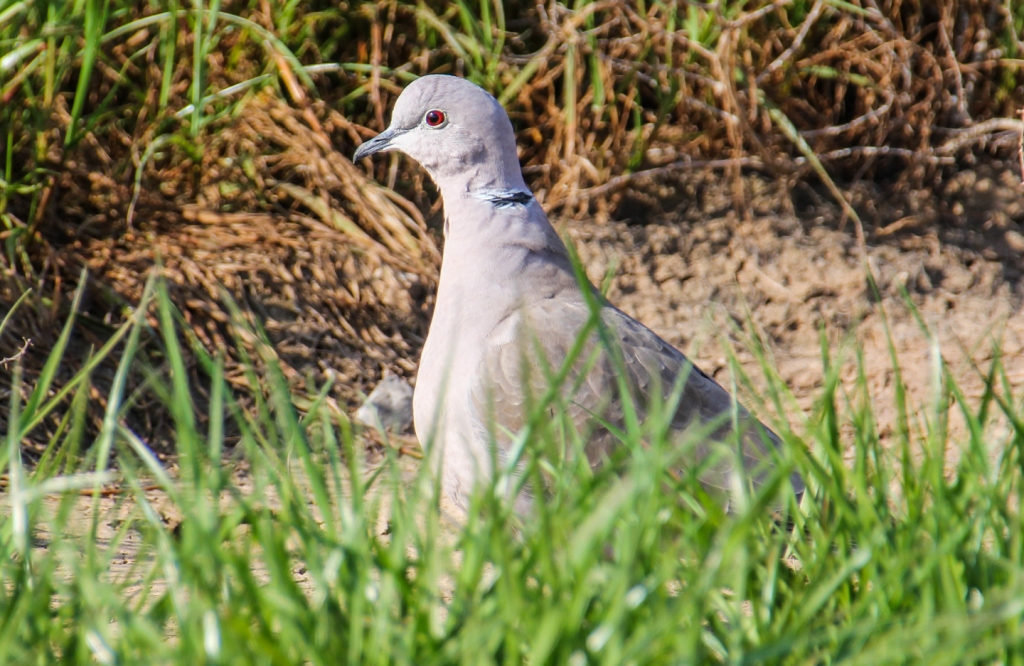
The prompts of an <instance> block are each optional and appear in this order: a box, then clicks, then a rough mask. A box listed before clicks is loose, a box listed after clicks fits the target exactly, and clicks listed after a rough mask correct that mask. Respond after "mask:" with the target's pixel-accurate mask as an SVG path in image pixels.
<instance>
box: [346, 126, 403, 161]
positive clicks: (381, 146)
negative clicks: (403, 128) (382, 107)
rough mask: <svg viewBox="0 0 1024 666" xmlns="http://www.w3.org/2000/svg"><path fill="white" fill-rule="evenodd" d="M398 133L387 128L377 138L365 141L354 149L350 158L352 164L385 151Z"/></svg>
mask: <svg viewBox="0 0 1024 666" xmlns="http://www.w3.org/2000/svg"><path fill="white" fill-rule="evenodd" d="M398 134H400V131H396V130H395V129H393V128H391V127H389V128H387V129H386V130H384V131H383V132H381V133H380V134H378V135H377V136H375V137H373V138H372V139H370V140H369V141H365V142H364V143H363V145H361V146H359V147H358V148H356V153H355V155H353V156H352V161H353V162H358V161H359V160H361V159H363V158H364V157H369V156H370V155H373V154H375V153H379V152H382V151H385V150H387V149H388V148H390V147H391V141H392V139H394V138H395V137H396V136H397V135H398Z"/></svg>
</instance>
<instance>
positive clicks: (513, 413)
mask: <svg viewBox="0 0 1024 666" xmlns="http://www.w3.org/2000/svg"><path fill="white" fill-rule="evenodd" d="M600 315H601V319H602V322H603V324H604V327H605V330H606V331H607V332H608V333H609V334H610V338H611V342H612V344H613V345H617V346H618V347H619V349H620V350H621V356H622V364H623V369H624V370H625V375H624V379H625V388H626V389H627V390H628V391H629V392H630V394H631V397H632V399H633V404H634V406H635V409H636V410H637V413H638V417H639V418H640V419H641V420H643V418H644V417H645V416H646V414H647V412H648V411H649V407H650V406H651V403H652V401H654V400H657V399H659V398H666V397H667V396H668V395H670V393H671V391H672V390H673V388H674V386H675V382H676V381H677V379H678V378H680V377H681V376H685V383H684V385H683V386H682V393H681V396H680V399H679V404H678V407H677V409H676V411H675V414H674V415H673V419H672V428H673V430H674V431H682V430H684V429H686V428H687V427H689V426H691V425H696V426H700V425H704V424H707V423H709V422H711V421H714V420H716V419H717V420H718V421H719V422H721V423H722V425H721V427H720V428H718V429H717V430H716V431H715V433H714V434H713V436H712V438H711V439H714V440H718V441H722V440H724V439H725V438H726V437H727V436H728V434H729V432H730V430H731V427H732V419H731V413H732V409H733V399H732V397H731V396H730V395H729V393H728V392H727V391H726V390H725V389H723V388H722V387H721V386H720V385H719V384H718V383H717V382H715V380H713V379H712V378H711V377H709V376H708V375H706V374H705V373H704V372H702V371H701V370H700V369H699V368H698V367H696V366H695V365H693V364H692V363H691V362H690V361H689V359H687V358H686V356H684V355H683V353H682V352H680V351H679V350H677V349H676V348H675V347H673V346H672V345H670V344H668V343H667V342H665V341H664V340H662V339H661V338H660V337H658V336H657V335H656V334H655V333H654V332H653V331H651V330H650V329H648V328H647V327H646V326H644V325H643V324H641V323H640V322H638V321H636V320H635V319H633V318H632V317H630V316H628V315H626V314H625V313H624V312H622V311H620V310H618V309H616V308H614V307H611V306H607V305H606V306H604V307H602V308H601V311H600ZM590 317H591V312H590V308H589V307H588V305H587V303H586V302H585V301H584V299H583V297H582V295H576V297H573V295H569V297H566V294H565V293H564V292H563V293H562V294H559V295H556V296H555V297H552V298H544V299H540V300H538V301H536V302H533V303H530V304H528V305H527V306H524V307H522V308H520V309H518V310H516V311H514V312H513V313H512V314H511V315H510V316H509V317H508V318H506V319H505V320H504V321H503V322H502V323H501V324H500V325H499V326H498V327H497V328H496V329H495V331H494V332H493V333H492V335H491V336H489V337H488V340H487V342H486V344H485V350H484V354H483V357H482V360H481V366H480V369H479V372H478V377H477V381H476V382H475V383H474V388H473V395H472V399H473V404H474V407H475V409H476V410H477V414H478V415H479V416H480V418H481V420H482V421H483V422H484V423H485V424H487V427H489V428H491V435H492V437H493V440H494V441H496V442H497V443H498V445H499V448H502V447H504V446H507V442H508V441H509V438H508V436H507V433H508V432H516V431H518V430H519V429H520V428H522V427H523V425H524V423H525V419H526V418H527V416H528V414H527V411H528V409H529V405H530V404H531V402H536V401H539V400H540V399H541V398H542V397H543V396H544V395H545V392H546V391H547V390H548V388H549V386H550V382H549V377H550V376H552V375H553V373H557V371H558V370H559V368H561V367H562V365H563V364H564V362H565V360H566V359H567V358H568V357H569V355H570V353H571V350H572V348H573V345H574V344H575V342H576V340H577V337H578V336H579V334H580V332H581V331H582V330H583V329H584V327H585V326H586V324H587V322H588V320H589V319H590ZM545 366H546V368H547V370H546V369H545ZM616 367H617V364H616V363H615V362H614V361H613V359H612V357H611V356H610V355H609V354H608V353H607V349H606V347H605V346H604V345H602V344H601V342H600V341H599V337H598V334H597V332H596V331H594V330H592V331H591V333H590V334H589V336H588V339H587V340H586V342H585V343H584V346H583V351H582V353H580V354H579V356H578V357H577V360H576V362H575V363H574V364H573V366H572V368H571V369H570V371H569V373H568V376H567V377H566V380H565V382H564V384H563V391H562V394H561V398H562V399H563V401H564V403H563V404H564V405H565V408H566V410H567V411H568V413H569V415H570V416H571V417H572V419H573V421H574V422H575V423H576V425H577V428H578V429H579V432H581V433H588V446H587V457H588V459H589V460H590V461H591V463H592V464H597V463H598V462H599V461H600V460H602V459H603V458H604V457H605V456H606V455H607V454H608V453H609V452H610V449H611V448H613V447H614V446H615V445H616V444H617V441H616V439H615V438H614V437H613V436H611V434H610V433H608V432H607V431H606V430H604V429H603V428H602V427H601V426H600V425H599V422H598V419H595V416H596V417H599V419H600V420H603V421H605V422H607V423H609V424H611V425H614V426H616V427H619V428H621V427H622V426H623V421H624V419H623V405H622V401H621V399H620V397H619V396H620V391H619V381H618V374H619V373H617V372H616ZM573 388H575V390H572V389H573ZM570 393H571V395H569V394H570ZM736 409H737V410H738V416H739V424H740V428H741V429H742V435H741V437H742V444H743V446H742V451H743V456H744V468H745V469H747V470H758V471H757V472H756V473H755V474H754V480H755V482H757V481H759V480H760V479H761V478H762V477H763V476H764V472H766V471H767V468H768V465H767V464H766V463H767V462H768V461H770V459H771V453H770V449H771V448H772V447H773V445H774V446H778V438H777V437H776V436H775V434H774V433H772V432H771V431H770V430H769V429H768V428H766V427H764V426H763V425H761V424H760V423H759V422H758V421H757V420H756V419H754V418H753V417H752V416H751V415H750V414H749V413H748V412H747V410H746V409H744V408H743V407H742V405H736ZM766 438H767V440H768V441H767V442H766V441H765V440H766ZM709 451H710V448H709V446H707V445H701V446H698V447H696V450H695V451H694V454H695V456H696V458H702V457H704V456H706V455H708V454H709ZM502 453H503V452H502V451H499V456H500V455H501V454H502ZM689 462H691V463H697V462H700V461H699V460H690V461H689ZM731 470H732V464H731V462H729V461H725V460H723V461H722V462H721V463H719V464H717V465H713V466H711V467H710V468H708V470H706V471H705V472H702V475H701V479H702V481H704V482H705V483H706V484H707V485H711V486H717V487H727V483H728V475H729V474H730V473H731Z"/></svg>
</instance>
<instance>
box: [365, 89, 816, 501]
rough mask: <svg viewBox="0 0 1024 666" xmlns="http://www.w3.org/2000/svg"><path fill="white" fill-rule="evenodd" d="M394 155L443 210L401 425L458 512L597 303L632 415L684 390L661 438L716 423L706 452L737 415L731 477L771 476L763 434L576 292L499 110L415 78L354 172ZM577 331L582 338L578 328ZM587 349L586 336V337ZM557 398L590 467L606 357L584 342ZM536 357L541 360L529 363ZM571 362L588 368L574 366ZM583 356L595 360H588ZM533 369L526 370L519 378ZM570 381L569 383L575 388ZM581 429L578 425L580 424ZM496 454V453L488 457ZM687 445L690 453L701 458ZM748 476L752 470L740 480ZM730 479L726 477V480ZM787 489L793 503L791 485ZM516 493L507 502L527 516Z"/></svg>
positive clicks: (627, 325)
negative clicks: (367, 161)
mask: <svg viewBox="0 0 1024 666" xmlns="http://www.w3.org/2000/svg"><path fill="white" fill-rule="evenodd" d="M393 150H397V151H401V152H403V153H405V154H406V155H408V156H409V157H411V158H413V159H414V160H416V161H417V162H419V164H420V165H422V166H423V167H424V168H425V169H426V170H427V172H428V173H429V174H430V177H431V178H432V179H433V180H434V182H435V183H436V184H437V186H438V188H439V189H440V191H441V197H442V199H443V201H444V211H445V222H444V236H445V244H444V256H443V260H442V263H441V276H440V282H439V284H438V291H437V302H436V305H435V308H434V315H433V319H432V321H431V322H430V330H429V333H428V335H427V340H426V344H425V345H424V347H423V354H422V357H421V359H420V366H419V373H418V376H417V379H416V390H415V393H414V395H413V419H414V425H415V429H416V435H417V437H418V438H419V440H420V442H421V444H422V445H423V446H424V449H425V450H427V451H428V452H430V453H433V451H431V450H430V449H431V448H432V447H437V448H439V452H438V453H439V454H440V456H439V458H438V460H439V463H438V464H439V465H440V470H441V474H442V486H443V487H444V489H445V491H446V492H447V493H448V494H449V495H450V496H451V498H452V499H453V500H454V501H455V502H456V504H459V505H460V506H463V507H465V504H466V499H467V497H468V494H469V493H470V492H471V491H472V489H473V488H474V486H475V484H476V483H477V482H479V481H480V480H481V479H486V478H489V477H490V475H491V474H493V472H494V470H493V469H492V466H493V462H494V461H497V462H498V464H502V463H504V462H505V461H506V460H507V458H508V455H509V449H510V447H511V444H512V441H513V438H512V437H511V436H510V435H509V433H515V432H516V431H517V430H518V429H519V428H520V427H521V426H522V425H523V424H524V422H525V418H526V416H527V415H526V414H525V413H524V412H525V411H526V408H527V407H526V405H527V403H528V402H529V401H530V398H531V396H532V397H539V396H540V395H542V394H543V390H544V389H545V388H546V386H545V384H544V379H545V377H544V373H543V372H541V371H540V370H539V368H540V366H539V364H538V363H545V362H546V363H548V364H549V366H548V367H550V368H555V369H557V368H558V367H559V366H560V365H561V363H562V362H563V361H564V360H565V359H566V358H567V356H568V355H569V353H570V350H571V349H572V347H573V344H574V342H575V341H576V340H577V337H578V334H579V333H580V332H581V331H582V330H583V329H584V327H585V326H586V325H587V322H588V320H590V318H591V311H592V310H591V307H590V306H588V296H590V295H591V294H592V295H593V298H594V299H596V302H597V303H599V306H598V307H599V308H600V310H599V311H600V320H601V322H602V323H603V325H604V327H605V330H606V331H609V332H610V333H611V335H610V336H607V337H609V338H611V339H612V342H613V345H611V346H606V347H604V349H609V348H613V347H614V346H616V345H617V346H618V347H619V348H620V349H621V354H620V356H619V358H620V359H621V362H622V363H623V365H624V368H625V373H624V374H625V377H624V379H625V385H626V386H627V387H628V390H629V391H630V392H631V395H632V397H633V398H634V404H635V405H636V409H637V411H638V412H639V414H640V416H641V417H642V416H643V415H644V413H645V412H646V411H647V408H648V407H649V406H650V401H651V400H653V399H655V398H656V397H657V396H664V395H668V394H669V393H670V392H671V391H672V389H673V386H674V382H675V381H676V380H677V378H679V379H681V380H683V379H684V380H685V384H684V385H683V386H682V393H681V398H680V400H679V403H678V409H677V410H676V412H675V416H674V419H673V420H672V426H673V429H675V430H683V429H685V428H688V427H690V426H694V425H698V426H699V425H702V424H708V423H709V422H711V421H715V422H716V423H721V424H722V426H721V427H720V428H719V429H718V431H716V433H715V438H716V439H718V440H719V441H721V440H722V438H723V437H725V436H726V435H727V434H728V432H729V430H730V428H731V427H732V420H731V418H730V416H731V415H732V414H733V413H735V414H737V415H738V422H739V424H740V427H741V429H742V435H741V437H742V450H743V462H744V464H743V470H746V473H747V474H750V475H752V480H753V481H754V482H755V484H757V483H758V482H759V481H760V480H761V479H762V478H763V477H764V475H765V473H766V472H767V471H768V469H769V468H770V467H771V463H772V456H773V454H772V452H771V449H772V448H773V447H774V446H777V445H778V443H779V440H778V438H777V437H776V435H775V434H774V433H772V432H771V431H770V430H768V428H766V427H764V426H763V425H762V424H760V422H758V421H757V420H756V419H754V418H753V417H752V416H750V414H749V413H748V412H747V410H746V409H744V408H743V407H742V406H738V405H735V406H734V402H733V400H732V398H731V396H730V395H729V393H728V392H727V391H726V390H725V389H723V388H722V387H721V386H719V385H718V384H717V383H716V382H715V381H714V380H713V379H711V378H710V377H708V376H707V375H706V374H704V373H703V372H702V371H701V370H700V369H699V368H697V367H696V366H694V365H693V364H692V363H690V361H689V360H688V359H687V358H686V357H685V356H684V355H683V354H682V353H681V352H679V351H678V350H677V349H675V348H674V347H672V345H670V344H668V343H667V342H665V341H664V340H662V339H661V338H659V337H658V336H657V335H656V334H655V333H654V332H652V331H651V330H650V329H648V328H646V327H645V326H644V325H643V324H641V323H640V322H638V321H636V320H635V319H632V318H631V317H629V316H628V315H626V314H625V313H623V312H622V311H621V310H618V309H617V308H615V307H613V306H612V305H611V304H609V303H607V302H606V301H604V300H603V299H602V298H601V297H600V295H599V294H598V293H597V292H596V290H595V289H594V288H593V286H592V285H589V284H587V285H585V287H583V288H586V289H588V290H590V294H586V293H584V291H583V288H581V286H580V283H579V282H578V281H577V278H576V275H575V272H574V270H573V266H572V263H571V261H570V256H569V253H568V251H567V249H566V246H565V244H564V243H563V242H562V239H561V238H559V236H558V234H557V233H556V232H555V229H554V228H553V227H552V226H551V223H550V222H549V221H548V217H547V215H546V214H545V212H544V210H543V209H542V208H541V206H540V204H539V203H538V202H537V200H536V199H535V198H534V197H533V194H532V193H531V192H530V189H529V188H528V187H527V185H526V182H525V181H524V180H523V175H522V170H521V168H520V166H519V159H518V156H517V153H516V141H515V134H514V133H513V130H512V123H511V122H510V121H509V118H508V115H507V114H506V113H505V110H504V109H503V108H502V106H501V105H500V104H499V103H498V101H497V100H496V99H494V97H492V96H491V95H490V94H489V93H487V92H486V91H485V90H483V89H482V88H480V87H478V86H476V85H475V84H473V83H471V82H469V81H466V80H464V79H460V78H457V77H454V76H441V75H432V76H424V77H422V78H420V79H417V80H416V81H414V82H413V83H411V84H409V86H408V87H407V88H406V89H405V90H404V91H403V92H402V94H401V95H400V96H399V98H398V101H397V102H396V103H395V108H394V112H393V114H392V120H391V125H390V126H389V127H388V128H387V129H386V130H385V131H383V132H381V133H380V134H378V135H377V136H376V137H374V138H373V139H370V140H368V141H366V142H365V143H363V144H362V145H361V146H360V147H359V148H358V149H357V150H356V152H355V155H354V157H353V160H359V159H361V158H364V157H368V156H370V155H373V154H375V153H378V152H383V151H393ZM590 330H593V327H591V329H590ZM591 337H595V335H592V336H591ZM587 349H588V350H589V351H592V350H594V349H598V353H597V354H596V355H594V356H592V355H591V354H590V353H589V351H588V352H587V353H585V354H583V355H581V360H580V362H579V363H578V364H577V365H578V366H579V368H580V369H578V370H577V371H576V372H575V374H573V373H570V378H569V382H567V385H569V386H573V387H575V386H578V387H579V388H578V390H576V392H575V393H574V395H572V396H571V399H570V400H569V401H568V402H569V407H568V409H569V413H570V414H571V415H572V417H573V419H574V421H576V422H577V423H578V425H579V427H580V432H581V433H587V432H590V433H591V437H590V439H589V444H588V445H587V452H586V453H587V457H588V459H590V461H591V462H592V464H597V463H598V462H599V461H600V460H601V459H602V456H603V455H604V454H606V453H607V452H608V447H609V446H614V443H615V440H614V437H612V436H611V435H610V433H609V432H608V431H607V430H605V429H604V428H602V427H595V426H594V421H595V418H594V417H595V416H597V417H600V419H601V420H602V421H604V423H605V424H607V423H609V422H611V423H618V424H620V425H621V423H622V413H623V412H622V404H621V400H619V399H618V398H617V397H616V396H617V395H619V394H618V390H619V383H618V381H619V380H618V375H619V374H620V373H616V372H615V368H616V367H623V366H621V365H620V366H616V364H615V362H614V360H613V358H614V357H613V356H611V355H609V354H608V353H603V354H602V353H600V349H601V347H600V345H599V344H598V343H596V342H593V341H592V342H591V343H590V344H589V345H587ZM538 354H543V355H544V356H545V357H546V358H544V359H543V360H541V361H538V356H537V355H538ZM583 357H590V358H591V360H592V362H591V363H590V364H589V365H585V364H584V361H585V359H584V358H583ZM595 357H596V361H593V358H595ZM531 367H532V368H533V371H532V372H531V371H530V368H531ZM574 380H575V381H574ZM588 422H589V423H590V425H589V426H588V425H587V424H588ZM492 447H496V450H492ZM706 453H707V449H706V447H698V455H706ZM713 469H714V471H713V472H712V473H711V474H710V475H709V478H702V481H703V482H704V483H705V484H707V485H710V486H718V487H723V488H728V487H729V484H730V479H732V480H733V481H732V482H733V483H734V482H735V479H736V477H737V476H738V475H731V468H730V469H725V470H723V469H721V465H719V467H718V468H713ZM751 470H756V471H751ZM730 475H731V476H730ZM792 481H793V484H794V487H795V490H796V491H797V492H800V491H802V489H803V484H802V482H801V480H800V478H799V476H797V475H793V477H792ZM530 502H531V500H530V498H529V496H528V493H523V495H522V496H520V497H517V498H516V507H517V509H518V510H526V509H528V508H529V506H530Z"/></svg>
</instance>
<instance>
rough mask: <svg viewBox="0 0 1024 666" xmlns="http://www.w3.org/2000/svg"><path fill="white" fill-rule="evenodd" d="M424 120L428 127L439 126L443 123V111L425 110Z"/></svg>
mask: <svg viewBox="0 0 1024 666" xmlns="http://www.w3.org/2000/svg"><path fill="white" fill-rule="evenodd" d="M426 121H427V125H428V126H430V127H440V126H441V125H443V124H444V111H438V110H437V109H435V110H433V111H427V116H426Z"/></svg>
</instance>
